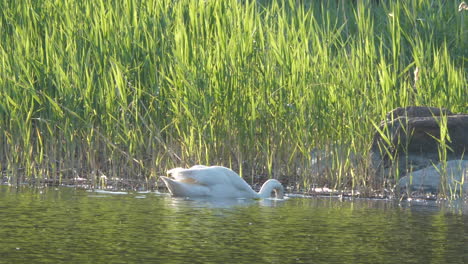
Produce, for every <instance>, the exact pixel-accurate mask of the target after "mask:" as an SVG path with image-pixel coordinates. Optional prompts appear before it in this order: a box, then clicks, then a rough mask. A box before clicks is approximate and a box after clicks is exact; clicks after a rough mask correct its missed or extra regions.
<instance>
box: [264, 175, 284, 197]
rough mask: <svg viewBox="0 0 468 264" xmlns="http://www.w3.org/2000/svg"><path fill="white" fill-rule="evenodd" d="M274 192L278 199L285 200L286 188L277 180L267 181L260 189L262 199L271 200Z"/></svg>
mask: <svg viewBox="0 0 468 264" xmlns="http://www.w3.org/2000/svg"><path fill="white" fill-rule="evenodd" d="M272 192H274V194H275V196H276V198H278V199H283V197H284V188H283V185H281V183H280V182H279V181H277V180H274V179H271V180H268V181H266V182H265V183H264V184H263V186H262V188H261V189H260V192H259V193H258V195H259V196H260V198H270V197H271V196H272V195H271V194H272Z"/></svg>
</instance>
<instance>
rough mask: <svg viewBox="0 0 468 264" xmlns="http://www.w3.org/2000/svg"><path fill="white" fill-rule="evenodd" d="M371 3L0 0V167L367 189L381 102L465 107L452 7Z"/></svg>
mask: <svg viewBox="0 0 468 264" xmlns="http://www.w3.org/2000/svg"><path fill="white" fill-rule="evenodd" d="M373 2H374V1H364V0H360V1H356V3H354V1H345V0H339V1H293V0H284V1H279V0H278V1H259V2H255V1H237V0H227V1H201V0H200V1H198V0H196V1H189V0H179V1H174V0H144V1H136V0H119V1H102V0H92V1H91V0H83V1H76V0H65V1H64V0H45V1H32V0H24V1H19V2H18V1H12V0H1V1H0V10H1V11H0V12H1V13H0V14H1V15H0V28H1V31H2V34H1V36H0V129H1V130H0V146H1V149H0V164H1V171H2V172H3V174H4V175H5V176H6V177H7V178H6V179H7V180H8V181H10V182H23V181H31V180H34V179H38V178H41V179H42V178H48V179H52V180H54V181H61V180H63V179H71V178H74V177H78V176H80V177H85V178H90V179H94V181H95V182H97V178H98V177H99V176H100V175H101V174H105V175H108V176H110V177H118V178H124V179H127V180H137V181H141V180H148V179H150V178H151V177H155V176H157V175H161V174H163V173H164V171H165V170H166V169H167V168H170V167H173V166H184V165H191V164H195V163H202V164H220V165H225V166H230V167H233V168H234V169H236V170H239V171H240V173H241V174H242V175H243V176H244V177H246V179H248V180H249V181H250V182H254V181H255V180H256V178H254V177H253V175H256V176H259V175H260V176H265V177H275V178H278V177H279V178H282V179H283V180H284V181H289V183H290V184H291V185H296V186H298V187H308V186H310V185H311V184H318V185H325V184H326V185H328V186H332V187H335V188H345V187H353V188H361V187H368V186H372V184H373V181H372V178H371V176H370V174H368V173H366V172H367V169H368V166H369V165H368V162H367V158H366V157H367V152H368V150H369V148H370V144H371V139H372V135H373V133H374V127H373V125H372V123H377V122H379V120H381V119H383V117H384V115H385V113H386V112H387V111H389V110H391V109H393V108H395V107H398V106H405V105H431V106H438V107H441V106H443V107H447V108H449V109H450V110H452V111H455V112H459V111H466V110H468V105H467V102H468V93H467V86H468V85H467V83H468V82H467V68H466V58H467V55H468V48H467V43H466V41H465V40H466V36H465V35H466V30H467V28H468V27H467V25H466V24H467V20H465V21H464V22H463V20H462V17H461V16H460V13H459V12H457V7H458V3H456V2H455V1H427V0H411V1H409V0H406V1H405V0H399V1H380V2H381V3H380V4H375V3H373ZM462 22H463V24H462ZM416 67H418V69H419V79H418V83H417V85H416V84H415V83H414V78H413V75H412V74H413V71H414V70H415V68H416ZM317 153H321V154H320V155H318V156H319V158H314V157H315V156H316V155H317ZM320 163H322V164H320ZM317 167H323V168H324V169H319V170H317ZM374 187H375V186H374Z"/></svg>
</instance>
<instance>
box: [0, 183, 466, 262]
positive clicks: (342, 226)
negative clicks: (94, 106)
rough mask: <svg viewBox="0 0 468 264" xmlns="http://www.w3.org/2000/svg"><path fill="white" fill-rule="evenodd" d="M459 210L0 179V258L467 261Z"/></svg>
mask: <svg viewBox="0 0 468 264" xmlns="http://www.w3.org/2000/svg"><path fill="white" fill-rule="evenodd" d="M96 195H102V196H105V197H106V198H104V199H103V198H102V197H95V196H96ZM466 208H467V206H466V204H464V203H462V202H459V203H452V204H449V203H438V202H435V201H417V200H414V201H401V202H400V201H394V200H387V201H386V200H372V199H345V200H344V201H340V199H338V198H328V197H319V198H298V197H297V198H289V199H285V200H275V199H263V200H247V199H240V200H232V199H231V200H210V199H190V200H189V199H183V198H172V197H170V196H168V195H166V194H160V193H154V192H129V193H127V194H119V195H114V194H112V193H106V192H86V191H84V190H77V189H73V188H58V189H52V188H49V189H47V188H46V189H41V190H37V189H21V190H20V191H18V190H17V189H15V188H10V187H5V188H3V187H2V186H0V216H1V221H0V237H1V238H2V239H1V240H0V256H1V259H0V263H3V262H4V263H28V262H34V263H38V262H50V263H89V262H92V263H395V262H403V263H407V262H411V263H431V262H432V263H447V262H450V263H468V251H467V250H466V242H467V240H468V237H467V235H466V234H468V225H467V224H466V223H468V213H467V212H468V211H467V209H466Z"/></svg>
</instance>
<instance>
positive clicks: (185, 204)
mask: <svg viewBox="0 0 468 264" xmlns="http://www.w3.org/2000/svg"><path fill="white" fill-rule="evenodd" d="M286 199H287V198H286ZM286 199H273V198H272V199H219V198H218V199H214V198H181V197H167V200H168V203H169V204H170V205H171V206H172V207H174V208H218V209H229V208H231V209H235V208H238V207H248V206H252V205H259V206H266V207H276V206H279V205H281V204H282V203H283V202H284V201H286Z"/></svg>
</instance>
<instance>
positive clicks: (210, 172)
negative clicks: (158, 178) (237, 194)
mask: <svg viewBox="0 0 468 264" xmlns="http://www.w3.org/2000/svg"><path fill="white" fill-rule="evenodd" d="M167 173H168V174H170V175H171V176H172V177H173V178H174V179H175V180H177V181H183V182H192V183H197V184H202V185H207V186H214V185H218V184H221V185H228V186H232V187H234V188H236V189H240V190H245V189H250V190H251V189H252V188H250V186H249V185H248V184H247V183H246V182H245V181H244V180H243V179H242V178H241V177H240V176H239V175H238V174H237V173H235V172H234V171H232V170H231V169H228V168H226V167H222V166H211V167H207V166H202V165H196V166H193V167H191V168H190V169H183V168H175V169H171V170H169V171H168V172H167Z"/></svg>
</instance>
